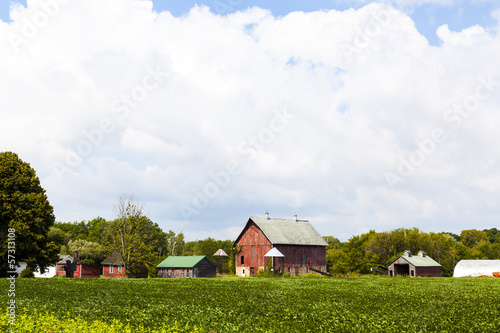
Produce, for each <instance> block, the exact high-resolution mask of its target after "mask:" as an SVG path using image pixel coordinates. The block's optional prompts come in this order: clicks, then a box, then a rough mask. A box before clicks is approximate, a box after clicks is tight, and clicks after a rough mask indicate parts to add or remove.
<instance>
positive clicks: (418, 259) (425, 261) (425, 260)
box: [389, 254, 441, 267]
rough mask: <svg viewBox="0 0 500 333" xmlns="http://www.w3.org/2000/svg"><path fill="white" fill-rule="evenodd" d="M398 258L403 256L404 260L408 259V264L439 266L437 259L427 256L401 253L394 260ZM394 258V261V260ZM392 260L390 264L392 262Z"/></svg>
mask: <svg viewBox="0 0 500 333" xmlns="http://www.w3.org/2000/svg"><path fill="white" fill-rule="evenodd" d="M399 258H403V259H404V260H406V261H408V262H409V263H410V264H412V265H413V266H415V267H435V266H441V265H440V264H439V263H438V262H437V261H435V260H434V259H432V258H431V257H428V256H423V257H422V256H419V255H409V256H407V255H404V254H403V255H401V256H399V257H398V258H397V259H396V260H398V259H399ZM396 260H394V261H396ZM394 261H392V262H391V263H390V264H389V266H390V265H392V263H393V262H394Z"/></svg>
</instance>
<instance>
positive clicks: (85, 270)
mask: <svg viewBox="0 0 500 333" xmlns="http://www.w3.org/2000/svg"><path fill="white" fill-rule="evenodd" d="M64 266H66V265H57V266H56V274H57V275H58V276H66V271H65V270H64ZM73 276H74V277H75V278H98V277H99V276H100V269H99V268H98V267H94V266H90V265H83V264H79V265H76V270H75V272H74V274H73Z"/></svg>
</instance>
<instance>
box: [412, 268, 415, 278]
mask: <svg viewBox="0 0 500 333" xmlns="http://www.w3.org/2000/svg"><path fill="white" fill-rule="evenodd" d="M414 276H415V271H414V270H413V269H412V270H411V277H414Z"/></svg>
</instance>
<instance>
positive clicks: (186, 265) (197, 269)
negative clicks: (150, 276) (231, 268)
mask: <svg viewBox="0 0 500 333" xmlns="http://www.w3.org/2000/svg"><path fill="white" fill-rule="evenodd" d="M156 267H157V268H158V276H159V277H164V278H191V277H195V278H196V277H215V275H216V274H217V273H216V270H217V266H216V265H215V264H214V263H213V262H212V261H211V260H210V259H208V258H207V256H170V257H168V258H167V259H165V260H163V261H162V262H161V263H160V264H158V266H156Z"/></svg>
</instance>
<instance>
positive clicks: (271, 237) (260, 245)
mask: <svg viewBox="0 0 500 333" xmlns="http://www.w3.org/2000/svg"><path fill="white" fill-rule="evenodd" d="M234 245H235V246H237V248H240V249H241V251H240V252H239V253H238V255H237V256H236V275H237V276H251V275H254V274H257V272H258V271H259V269H266V267H267V266H268V261H267V260H268V259H267V258H265V257H264V255H265V254H266V253H267V252H269V250H271V249H272V248H276V249H278V250H279V251H280V252H281V253H282V254H283V257H279V258H275V259H274V261H275V262H274V266H275V268H276V269H278V270H284V271H285V272H288V273H289V274H290V275H303V274H307V273H308V272H309V270H310V269H315V270H319V271H322V272H326V247H327V246H328V243H327V242H326V241H325V240H324V239H323V237H321V235H320V234H319V233H318V232H317V231H316V229H314V227H313V226H312V225H311V223H309V221H305V220H298V219H297V215H295V218H294V219H275V218H269V215H268V214H267V213H266V217H250V218H249V219H248V222H247V224H246V225H245V228H243V231H242V232H241V233H240V235H239V236H238V238H236V241H235V242H234ZM269 260H270V259H269Z"/></svg>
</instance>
